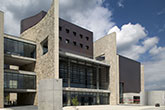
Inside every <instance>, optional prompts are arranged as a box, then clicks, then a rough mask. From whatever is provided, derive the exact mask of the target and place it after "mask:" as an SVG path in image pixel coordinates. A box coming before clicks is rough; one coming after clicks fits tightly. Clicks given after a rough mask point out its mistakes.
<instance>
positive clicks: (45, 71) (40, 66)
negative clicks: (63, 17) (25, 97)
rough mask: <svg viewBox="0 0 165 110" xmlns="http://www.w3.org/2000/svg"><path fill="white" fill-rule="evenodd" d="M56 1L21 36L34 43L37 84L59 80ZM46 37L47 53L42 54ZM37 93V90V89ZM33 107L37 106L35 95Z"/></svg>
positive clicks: (57, 12)
mask: <svg viewBox="0 0 165 110" xmlns="http://www.w3.org/2000/svg"><path fill="white" fill-rule="evenodd" d="M58 7H59V6H58V0H53V3H52V5H51V8H50V10H49V11H48V13H47V14H46V15H45V17H44V18H43V19H42V20H41V21H40V22H39V23H38V24H36V25H35V26H33V27H32V28H29V29H28V30H26V31H25V32H23V33H22V34H21V37H22V38H25V39H28V40H32V41H36V44H37V49H36V53H37V56H36V66H35V72H36V75H37V87H38V83H39V81H40V80H42V79H49V78H50V79H53V78H55V79H58V78H59V16H58V15H59V11H58ZM47 37H48V52H47V53H46V54H45V55H42V54H43V50H42V46H41V44H40V43H41V42H42V41H43V40H44V39H46V38H47ZM37 91H38V89H37ZM35 105H37V95H36V101H35Z"/></svg>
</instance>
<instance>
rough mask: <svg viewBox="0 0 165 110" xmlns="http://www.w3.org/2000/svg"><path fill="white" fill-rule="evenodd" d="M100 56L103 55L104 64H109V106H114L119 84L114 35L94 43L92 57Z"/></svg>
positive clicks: (116, 102) (116, 101)
mask: <svg viewBox="0 0 165 110" xmlns="http://www.w3.org/2000/svg"><path fill="white" fill-rule="evenodd" d="M102 54H105V61H104V62H105V63H108V64H110V70H109V73H110V75H109V77H110V78H109V79H110V84H109V89H110V91H111V94H110V104H111V105H116V104H118V100H119V99H118V98H119V97H118V94H119V93H118V92H119V91H118V88H119V82H118V79H117V78H118V77H119V74H118V73H117V55H116V33H112V34H109V35H107V36H105V37H103V38H101V39H99V40H97V41H95V42H94V57H97V56H100V55H102Z"/></svg>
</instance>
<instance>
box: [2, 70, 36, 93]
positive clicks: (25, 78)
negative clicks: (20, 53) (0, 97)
mask: <svg viewBox="0 0 165 110" xmlns="http://www.w3.org/2000/svg"><path fill="white" fill-rule="evenodd" d="M4 89H5V91H7V92H35V91H36V75H35V73H34V72H26V71H19V70H18V71H16V70H15V71H14V70H5V71H4Z"/></svg>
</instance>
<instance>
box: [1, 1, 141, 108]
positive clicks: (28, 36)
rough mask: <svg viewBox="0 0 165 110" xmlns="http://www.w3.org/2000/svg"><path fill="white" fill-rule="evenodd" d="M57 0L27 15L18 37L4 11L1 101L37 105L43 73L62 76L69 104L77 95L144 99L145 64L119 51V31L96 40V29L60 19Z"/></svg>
mask: <svg viewBox="0 0 165 110" xmlns="http://www.w3.org/2000/svg"><path fill="white" fill-rule="evenodd" d="M55 2H56V3H55ZM57 2H58V0H53V3H52V5H51V8H50V10H49V11H48V12H47V13H46V12H44V11H41V12H40V13H39V14H37V15H34V16H32V17H29V18H26V19H24V20H22V21H21V34H20V36H18V37H16V36H13V35H8V34H6V33H4V13H3V12H0V107H1V108H3V107H4V106H10V105H37V104H38V96H37V94H38V84H39V82H40V80H42V79H62V80H63V105H64V106H66V105H72V98H74V97H75V96H77V98H78V101H79V104H80V105H98V104H112V105H116V104H119V103H123V101H124V98H125V97H128V95H129V96H131V97H133V98H134V99H139V97H138V96H139V93H140V92H141V91H143V90H144V77H143V74H144V73H143V66H142V65H141V64H140V63H139V62H137V61H134V60H131V59H128V58H126V57H123V56H120V55H117V47H116V33H111V34H109V35H107V36H104V37H102V38H101V39H99V40H96V41H95V42H93V33H92V32H91V31H89V30H87V29H84V28H82V27H79V26H77V25H75V24H72V23H70V22H68V21H65V20H63V19H59V16H58V15H59V11H58V3H57ZM131 94H132V95H131Z"/></svg>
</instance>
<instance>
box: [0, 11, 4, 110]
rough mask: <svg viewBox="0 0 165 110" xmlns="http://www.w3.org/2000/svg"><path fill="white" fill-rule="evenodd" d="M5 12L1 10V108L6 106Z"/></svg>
mask: <svg viewBox="0 0 165 110" xmlns="http://www.w3.org/2000/svg"><path fill="white" fill-rule="evenodd" d="M3 39H4V13H3V12H1V11H0V108H3V106H4V98H3V97H4V92H3V91H4V85H3V84H4V71H3V68H4V45H3V44H4V43H3V42H4V40H3Z"/></svg>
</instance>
